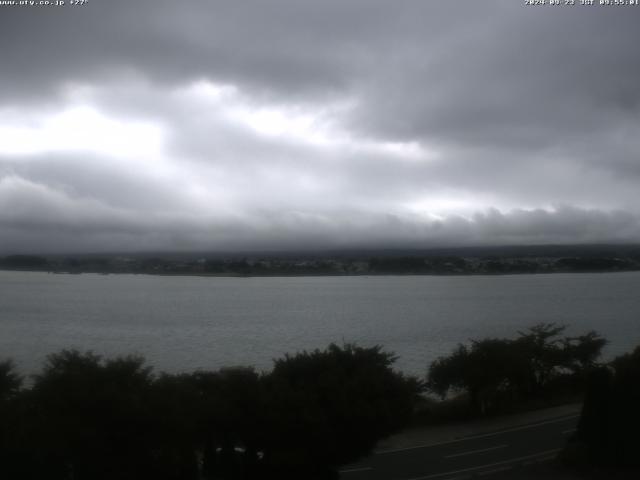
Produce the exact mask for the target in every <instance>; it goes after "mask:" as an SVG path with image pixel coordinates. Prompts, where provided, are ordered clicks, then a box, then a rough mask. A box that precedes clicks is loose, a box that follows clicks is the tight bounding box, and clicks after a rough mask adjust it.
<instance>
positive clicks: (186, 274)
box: [0, 268, 640, 278]
mask: <svg viewBox="0 0 640 480" xmlns="http://www.w3.org/2000/svg"><path fill="white" fill-rule="evenodd" d="M0 271H2V272H26V273H47V274H52V275H83V274H85V275H104V276H111V275H114V276H117V275H147V276H153V277H205V278H294V277H505V276H520V275H556V274H558V275H561V274H597V273H633V272H640V268H639V269H629V270H580V271H578V270H575V271H545V272H539V271H530V272H522V271H520V272H463V273H455V272H443V273H415V272H395V273H374V272H368V273H288V274H285V273H262V274H240V273H232V272H229V273H195V272H194V273H189V272H97V271H90V270H87V271H78V272H68V271H49V270H36V269H10V268H0Z"/></svg>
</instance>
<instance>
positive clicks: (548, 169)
mask: <svg viewBox="0 0 640 480" xmlns="http://www.w3.org/2000/svg"><path fill="white" fill-rule="evenodd" d="M639 20H640V7H633V6H625V7H622V6H619V7H605V6H602V7H601V6H597V5H596V6H592V7H587V6H580V5H576V6H573V7H570V6H548V5H547V6H541V7H530V6H525V5H523V2H513V1H500V0H497V1H491V2H477V1H472V0H469V1H465V2H424V1H411V0H406V1H402V2H388V1H372V0H366V1H365V0H349V1H333V0H327V1H324V2H301V1H299V0H270V1H268V2H265V1H258V0H255V1H244V2H227V1H224V2H223V1H193V2H188V3H184V2H164V1H150V0H149V1H147V0H142V1H137V2H124V1H120V0H116V1H114V0H109V1H107V0H92V1H91V2H89V4H87V5H85V6H82V7H71V6H68V5H67V6H65V7H8V6H2V7H0V42H1V43H0V44H1V45H2V46H3V48H2V49H0V85H2V89H0V251H2V252H14V251H32V250H40V251H43V250H45V251H46V250H50V251H63V250H91V251H99V250H130V249H134V250H145V249H172V250H173V249H185V250H188V249H198V250H202V249H227V250H228V249H234V248H237V249H244V248H274V249H277V248H296V249H300V248H305V247H313V248H322V247H327V248H336V247H367V246H376V247H379V246H409V247H421V246H437V245H451V244H453V245H469V244H513V243H572V242H637V241H640V208H639V206H638V202H637V199H638V193H637V192H638V187H639V186H640V159H639V158H638V154H639V152H640V135H639V134H640V115H639V113H640V53H638V52H639V51H638V48H637V45H638V44H640V29H638V28H637V25H638V22H639Z"/></svg>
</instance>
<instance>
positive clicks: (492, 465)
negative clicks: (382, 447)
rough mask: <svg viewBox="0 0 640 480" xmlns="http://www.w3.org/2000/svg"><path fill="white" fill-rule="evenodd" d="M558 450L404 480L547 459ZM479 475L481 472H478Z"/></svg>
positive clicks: (417, 479)
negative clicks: (532, 459)
mask: <svg viewBox="0 0 640 480" xmlns="http://www.w3.org/2000/svg"><path fill="white" fill-rule="evenodd" d="M560 450H562V449H560V448H554V449H553V450H545V451H544V452H538V453H534V454H531V455H525V456H524V457H517V458H511V459H509V460H503V461H501V462H495V463H488V464H486V465H478V466H477V467H469V468H463V469H461V470H453V471H451V472H442V473H434V474H432V475H426V476H424V477H413V478H408V479H406V480H428V479H430V478H438V477H446V476H447V475H456V474H458V473H465V472H472V471H474V470H482V469H485V468H491V467H497V466H499V465H506V464H509V463H517V462H520V461H522V460H528V459H531V458H539V457H545V456H546V457H549V456H550V455H551V454H554V453H558V452H559V451H560ZM478 473H481V472H478Z"/></svg>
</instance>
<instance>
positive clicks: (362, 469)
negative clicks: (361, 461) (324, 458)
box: [338, 467, 373, 473]
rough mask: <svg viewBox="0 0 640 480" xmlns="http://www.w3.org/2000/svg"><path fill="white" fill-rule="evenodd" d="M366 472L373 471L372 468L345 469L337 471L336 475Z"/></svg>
mask: <svg viewBox="0 0 640 480" xmlns="http://www.w3.org/2000/svg"><path fill="white" fill-rule="evenodd" d="M367 470H373V468H372V467H358V468H347V469H346V470H338V473H354V472H365V471H367Z"/></svg>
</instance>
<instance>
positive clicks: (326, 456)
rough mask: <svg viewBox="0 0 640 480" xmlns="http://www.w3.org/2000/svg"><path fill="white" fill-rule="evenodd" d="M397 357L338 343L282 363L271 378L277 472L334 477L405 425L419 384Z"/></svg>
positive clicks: (271, 457) (270, 443) (268, 452)
mask: <svg viewBox="0 0 640 480" xmlns="http://www.w3.org/2000/svg"><path fill="white" fill-rule="evenodd" d="M394 360H395V357H394V355H393V354H391V353H388V352H384V351H383V350H382V348H381V347H378V346H376V347H373V348H360V347H357V346H355V345H344V346H342V347H340V346H338V345H335V344H332V345H330V346H329V347H328V348H327V349H326V350H323V351H319V350H315V351H313V352H302V353H298V354H296V355H293V356H289V355H287V356H286V357H285V358H283V359H280V360H277V361H276V362H275V367H274V369H273V372H272V373H271V374H270V375H269V376H268V377H266V378H265V382H266V394H267V402H268V409H267V411H268V428H267V432H268V440H267V442H266V444H265V451H264V454H265V457H264V459H265V463H266V465H267V467H268V468H270V469H271V475H273V477H274V478H285V477H286V478H309V479H311V478H333V477H335V476H337V474H336V469H337V467H338V466H340V465H343V464H346V463H349V462H352V461H355V460H357V459H358V458H360V457H362V456H365V455H367V454H369V453H370V452H371V451H372V449H373V447H374V446H375V445H376V443H377V442H378V441H379V440H380V439H382V438H384V437H386V436H388V435H390V434H391V433H393V432H395V431H397V430H399V429H400V428H402V427H403V426H404V425H405V424H406V422H407V421H408V420H409V418H410V417H411V415H412V412H413V407H414V402H415V400H416V397H417V395H418V394H419V392H420V390H421V385H420V383H419V382H418V381H417V380H416V379H414V378H411V377H405V376H403V375H402V374H400V373H397V372H395V371H394V370H393V369H392V368H391V366H392V364H393V362H394Z"/></svg>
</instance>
